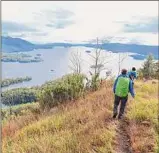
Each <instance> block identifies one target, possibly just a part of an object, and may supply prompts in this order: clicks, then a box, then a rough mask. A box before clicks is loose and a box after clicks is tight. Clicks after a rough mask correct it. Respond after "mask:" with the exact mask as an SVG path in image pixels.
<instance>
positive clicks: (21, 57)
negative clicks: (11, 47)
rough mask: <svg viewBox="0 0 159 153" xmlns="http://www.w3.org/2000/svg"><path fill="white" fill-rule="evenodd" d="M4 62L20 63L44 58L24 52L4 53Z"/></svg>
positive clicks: (38, 60) (39, 60)
mask: <svg viewBox="0 0 159 153" xmlns="http://www.w3.org/2000/svg"><path fill="white" fill-rule="evenodd" d="M1 61H2V62H19V63H33V62H42V61H43V59H42V58H41V57H40V56H39V55H37V56H31V55H28V54H24V53H3V54H2V59H1Z"/></svg>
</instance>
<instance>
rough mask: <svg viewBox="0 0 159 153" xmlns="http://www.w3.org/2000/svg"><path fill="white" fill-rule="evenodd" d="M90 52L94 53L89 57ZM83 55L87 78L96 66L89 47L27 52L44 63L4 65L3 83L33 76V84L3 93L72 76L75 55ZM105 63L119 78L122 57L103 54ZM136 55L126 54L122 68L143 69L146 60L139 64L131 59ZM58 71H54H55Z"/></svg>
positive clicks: (103, 74) (21, 85) (114, 54)
mask: <svg viewBox="0 0 159 153" xmlns="http://www.w3.org/2000/svg"><path fill="white" fill-rule="evenodd" d="M86 50H89V51H91V52H90V53H87V52H86ZM77 51H78V52H79V54H80V55H81V59H82V72H83V73H85V74H87V75H88V74H89V71H90V70H91V69H90V65H92V64H93V58H92V57H91V56H92V55H94V53H95V52H94V51H95V49H92V48H86V47H71V48H64V47H56V48H53V49H39V50H34V51H30V52H26V53H27V54H30V55H32V56H35V55H36V54H41V57H42V59H43V60H44V61H43V62H39V63H10V62H7V63H5V62H2V79H4V78H16V77H25V76H31V77H32V80H31V81H29V82H23V83H19V84H16V85H12V86H9V87H5V88H3V89H2V91H5V90H8V89H12V88H19V87H31V86H36V85H41V84H43V83H45V82H46V81H49V80H53V79H56V78H59V77H61V76H63V75H65V74H67V73H69V72H71V70H70V68H69V66H70V58H71V55H72V53H74V52H77ZM101 54H103V55H102V59H101V60H104V61H109V63H107V64H105V67H106V68H108V69H111V70H112V72H113V75H117V74H118V59H119V54H118V53H112V52H111V51H105V50H103V51H102V53H101ZM131 54H132V53H124V54H123V55H121V56H125V55H127V57H126V58H125V60H124V61H123V63H122V64H121V68H127V69H131V67H132V66H135V67H136V68H139V67H141V65H142V63H143V60H135V59H133V58H132V57H130V56H129V55H131ZM51 70H54V71H51ZM105 73H106V71H105V70H104V71H102V73H101V76H102V77H103V76H105Z"/></svg>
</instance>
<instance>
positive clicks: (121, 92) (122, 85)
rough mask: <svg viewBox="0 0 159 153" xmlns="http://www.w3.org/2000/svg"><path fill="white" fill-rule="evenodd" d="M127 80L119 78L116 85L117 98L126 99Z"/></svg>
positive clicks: (127, 91) (127, 90)
mask: <svg viewBox="0 0 159 153" xmlns="http://www.w3.org/2000/svg"><path fill="white" fill-rule="evenodd" d="M129 82H130V80H129V78H127V77H122V76H121V77H119V78H118V81H117V85H116V90H115V94H116V95H117V96H119V97H126V96H127V95H128V93H129Z"/></svg>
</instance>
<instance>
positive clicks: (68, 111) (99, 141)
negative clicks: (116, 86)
mask: <svg viewBox="0 0 159 153" xmlns="http://www.w3.org/2000/svg"><path fill="white" fill-rule="evenodd" d="M110 87H111V84H107V85H106V86H103V87H102V88H101V90H99V91H97V92H94V93H89V94H88V96H86V97H85V99H83V98H81V99H79V100H77V101H75V102H70V103H67V104H63V105H61V106H59V111H58V113H56V114H55V115H52V116H48V117H45V118H44V119H41V120H39V121H35V122H34V123H31V124H28V125H27V126H23V127H22V128H19V129H16V128H15V129H16V130H15V131H16V132H14V134H12V135H10V137H8V136H6V135H4V137H3V152H4V153H7V152H8V153H15V152H16V153H31V152H33V153H93V152H98V153H113V148H112V144H113V140H114V137H115V124H113V122H112V120H111V116H112V104H113V95H112V88H110ZM23 125H24V124H23ZM4 128H6V127H4ZM13 129H14V128H13Z"/></svg>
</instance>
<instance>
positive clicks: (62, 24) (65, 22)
mask: <svg viewBox="0 0 159 153" xmlns="http://www.w3.org/2000/svg"><path fill="white" fill-rule="evenodd" d="M72 24H74V21H72V20H58V21H56V22H54V23H49V24H46V26H47V27H50V28H52V27H53V28H56V29H63V28H65V27H68V26H69V25H72Z"/></svg>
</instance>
